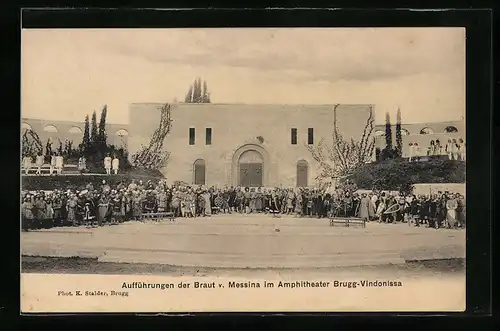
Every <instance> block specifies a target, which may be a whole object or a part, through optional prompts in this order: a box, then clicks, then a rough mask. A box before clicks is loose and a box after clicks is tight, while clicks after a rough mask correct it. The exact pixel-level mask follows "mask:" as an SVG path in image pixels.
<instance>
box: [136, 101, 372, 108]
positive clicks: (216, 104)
mask: <svg viewBox="0 0 500 331" xmlns="http://www.w3.org/2000/svg"><path fill="white" fill-rule="evenodd" d="M165 103H168V102H132V103H130V105H164V104H165ZM170 104H171V105H175V104H178V105H190V106H200V107H203V106H274V107H276V106H282V107H297V106H302V107H322V106H323V107H325V106H328V107H334V106H335V105H336V104H335V103H331V104H330V103H328V104H294V103H186V102H176V103H173V102H172V103H170ZM338 105H340V106H375V104H370V103H359V104H358V103H339V104H338Z"/></svg>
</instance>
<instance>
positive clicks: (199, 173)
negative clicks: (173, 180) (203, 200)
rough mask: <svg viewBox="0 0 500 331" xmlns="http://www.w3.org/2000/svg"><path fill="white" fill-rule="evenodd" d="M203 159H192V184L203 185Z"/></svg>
mask: <svg viewBox="0 0 500 331" xmlns="http://www.w3.org/2000/svg"><path fill="white" fill-rule="evenodd" d="M205 172H206V171H205V160H202V159H198V160H196V161H194V184H195V185H205Z"/></svg>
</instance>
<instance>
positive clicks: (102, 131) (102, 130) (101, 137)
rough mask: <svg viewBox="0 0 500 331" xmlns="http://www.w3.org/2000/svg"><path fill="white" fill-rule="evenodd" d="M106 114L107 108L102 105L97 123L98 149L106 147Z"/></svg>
mask: <svg viewBox="0 0 500 331" xmlns="http://www.w3.org/2000/svg"><path fill="white" fill-rule="evenodd" d="M107 114H108V106H107V105H104V107H103V108H102V111H101V120H100V121H99V133H98V144H99V147H100V148H104V147H105V146H106V139H107V137H106V115H107Z"/></svg>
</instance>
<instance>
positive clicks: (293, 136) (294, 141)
mask: <svg viewBox="0 0 500 331" xmlns="http://www.w3.org/2000/svg"><path fill="white" fill-rule="evenodd" d="M291 133H292V145H297V129H295V128H293V129H292V132H291Z"/></svg>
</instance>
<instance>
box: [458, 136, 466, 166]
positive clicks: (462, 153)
mask: <svg viewBox="0 0 500 331" xmlns="http://www.w3.org/2000/svg"><path fill="white" fill-rule="evenodd" d="M458 145H459V153H460V160H461V161H465V142H464V140H463V139H462V138H460V139H459V140H458Z"/></svg>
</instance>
